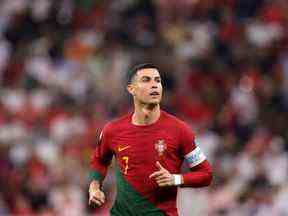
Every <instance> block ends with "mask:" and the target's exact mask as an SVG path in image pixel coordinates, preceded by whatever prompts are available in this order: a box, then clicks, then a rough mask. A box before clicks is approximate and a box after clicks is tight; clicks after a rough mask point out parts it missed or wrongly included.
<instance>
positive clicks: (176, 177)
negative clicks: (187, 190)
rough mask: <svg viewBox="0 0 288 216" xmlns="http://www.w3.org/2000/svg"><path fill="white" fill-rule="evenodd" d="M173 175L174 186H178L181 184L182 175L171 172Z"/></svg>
mask: <svg viewBox="0 0 288 216" xmlns="http://www.w3.org/2000/svg"><path fill="white" fill-rule="evenodd" d="M173 177H174V185H175V186H179V185H181V184H182V176H181V175H180V174H173Z"/></svg>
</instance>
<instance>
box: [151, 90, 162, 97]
mask: <svg viewBox="0 0 288 216" xmlns="http://www.w3.org/2000/svg"><path fill="white" fill-rule="evenodd" d="M150 95H151V96H159V95H160V94H159V92H157V91H154V92H151V93H150Z"/></svg>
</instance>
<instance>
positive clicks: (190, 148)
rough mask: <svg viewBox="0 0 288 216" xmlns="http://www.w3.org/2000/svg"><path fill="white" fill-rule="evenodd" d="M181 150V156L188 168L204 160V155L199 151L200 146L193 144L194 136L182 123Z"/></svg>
mask: <svg viewBox="0 0 288 216" xmlns="http://www.w3.org/2000/svg"><path fill="white" fill-rule="evenodd" d="M180 134H181V138H180V140H181V148H182V154H183V156H184V158H185V160H186V161H187V163H188V165H189V167H190V168H192V167H194V166H197V165H198V164H200V163H202V162H203V161H204V160H206V157H205V155H204V153H203V152H202V151H201V149H200V146H198V145H197V144H196V142H195V135H194V133H193V132H192V130H191V128H190V127H189V126H188V125H187V124H185V123H183V126H182V128H181V133H180Z"/></svg>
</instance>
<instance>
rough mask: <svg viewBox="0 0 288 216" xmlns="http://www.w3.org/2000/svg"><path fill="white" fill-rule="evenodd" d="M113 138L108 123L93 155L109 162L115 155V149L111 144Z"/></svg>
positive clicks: (103, 161)
mask: <svg viewBox="0 0 288 216" xmlns="http://www.w3.org/2000/svg"><path fill="white" fill-rule="evenodd" d="M111 139H112V136H111V129H110V128H109V126H107V125H106V126H105V127H104V128H103V130H102V131H101V133H100V136H99V138H98V143H97V146H96V149H95V151H94V154H93V157H94V158H97V159H98V160H99V161H100V162H102V163H103V164H109V163H110V161H111V159H112V157H113V151H112V149H111V144H110V143H111Z"/></svg>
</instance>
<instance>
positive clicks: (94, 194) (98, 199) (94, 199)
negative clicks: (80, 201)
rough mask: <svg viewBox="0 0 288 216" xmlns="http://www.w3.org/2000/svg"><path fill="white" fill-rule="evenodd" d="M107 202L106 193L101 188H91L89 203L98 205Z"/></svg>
mask: <svg viewBox="0 0 288 216" xmlns="http://www.w3.org/2000/svg"><path fill="white" fill-rule="evenodd" d="M104 202H105V195H104V193H103V191H101V190H100V189H99V188H96V189H95V188H93V189H91V188H90V189H89V205H91V204H93V203H94V204H96V205H97V206H101V205H103V204H104Z"/></svg>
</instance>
